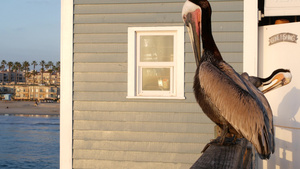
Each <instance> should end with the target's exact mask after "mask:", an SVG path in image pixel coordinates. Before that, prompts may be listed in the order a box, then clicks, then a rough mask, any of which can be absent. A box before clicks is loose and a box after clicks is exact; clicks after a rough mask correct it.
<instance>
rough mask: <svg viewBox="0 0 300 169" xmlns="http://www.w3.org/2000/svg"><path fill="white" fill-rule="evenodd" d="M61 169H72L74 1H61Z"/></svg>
mask: <svg viewBox="0 0 300 169" xmlns="http://www.w3.org/2000/svg"><path fill="white" fill-rule="evenodd" d="M60 63H61V86H60V88H61V90H60V91H61V92H60V96H61V97H60V101H61V102H60V168H62V169H71V168H72V135H73V133H72V131H73V129H72V127H73V121H72V120H73V119H72V114H73V113H72V112H73V110H72V108H73V100H72V98H73V0H61V45H60Z"/></svg>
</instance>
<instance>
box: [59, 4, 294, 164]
mask: <svg viewBox="0 0 300 169" xmlns="http://www.w3.org/2000/svg"><path fill="white" fill-rule="evenodd" d="M61 2H62V3H61V4H62V6H61V9H62V10H61V76H62V79H61V88H62V89H61V95H62V97H61V111H60V112H61V114H60V118H61V123H60V126H61V129H60V133H61V135H60V140H61V141H60V168H63V169H71V168H131V169H132V168H164V169H168V168H170V169H174V168H189V167H190V166H191V165H192V164H193V163H194V162H195V161H196V160H197V159H198V157H199V156H200V154H201V153H200V152H201V150H202V148H203V147H204V146H205V144H206V143H208V142H209V140H210V139H212V138H214V134H215V133H214V126H215V125H214V124H213V123H212V122H211V121H210V120H209V119H208V118H207V117H206V116H205V115H204V114H203V113H202V110H201V109H200V107H199V106H198V105H197V103H196V101H195V99H194V95H193V89H192V86H193V84H192V83H193V76H194V72H195V69H196V65H195V61H194V56H193V51H192V47H191V44H190V42H189V37H188V33H187V31H186V28H185V27H184V25H183V23H182V18H181V9H182V6H183V3H184V2H185V0H164V1H161V0H126V1H124V0H115V1H107V0H62V1H61ZM210 2H211V6H212V8H213V16H212V29H213V35H214V38H215V40H216V43H217V45H218V47H219V49H220V51H221V53H222V55H223V57H224V59H225V60H226V61H227V62H228V63H229V64H231V65H232V66H233V67H234V68H235V70H237V71H238V72H239V73H242V72H243V71H247V72H248V73H249V74H250V75H257V74H258V24H257V23H258V20H257V18H259V17H258V12H257V9H258V7H257V0H244V1H242V0H226V1H223V0H211V1H210ZM298 11H299V10H298ZM298 72H299V71H298ZM297 105H299V104H297ZM277 129H278V130H277V131H280V132H281V131H282V132H283V131H285V128H281V127H280V126H277ZM294 132H295V131H290V133H294ZM277 134H278V133H277ZM280 139H284V137H280V138H277V141H278V140H280ZM294 141H295V140H292V142H288V143H289V144H291V145H294V144H295V143H294ZM283 151H284V152H286V155H287V156H284V157H282V155H281V154H280V153H282V152H283ZM290 155H292V157H293V158H290ZM295 155H297V153H296V152H294V151H293V150H291V149H287V148H284V146H282V145H279V147H278V149H276V153H275V155H274V156H273V158H275V162H273V163H272V164H268V165H271V166H274V168H275V165H276V166H277V165H282V166H288V165H291V164H292V165H296V164H298V163H299V162H296V161H295V160H294V159H295V158H296V157H297V156H295ZM283 163H284V164H283ZM262 165H267V162H266V163H263V164H260V167H262Z"/></svg>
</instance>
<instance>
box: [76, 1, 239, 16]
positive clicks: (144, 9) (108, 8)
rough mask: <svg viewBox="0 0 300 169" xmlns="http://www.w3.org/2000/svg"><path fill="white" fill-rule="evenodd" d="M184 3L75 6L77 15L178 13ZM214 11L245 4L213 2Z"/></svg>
mask: <svg viewBox="0 0 300 169" xmlns="http://www.w3.org/2000/svg"><path fill="white" fill-rule="evenodd" d="M182 6H183V3H182V2H177V3H164V2H162V1H160V2H158V3H153V2H152V3H143V4H122V5H116V4H105V5H103V4H98V5H95V4H93V5H77V6H75V9H74V13H75V14H104V13H107V14H111V13H112V12H113V13H114V14H115V13H157V12H161V13H176V12H178V11H180V10H181V9H182ZM211 6H212V9H213V10H214V11H226V12H227V11H236V10H235V9H243V2H241V1H236V2H212V3H211Z"/></svg>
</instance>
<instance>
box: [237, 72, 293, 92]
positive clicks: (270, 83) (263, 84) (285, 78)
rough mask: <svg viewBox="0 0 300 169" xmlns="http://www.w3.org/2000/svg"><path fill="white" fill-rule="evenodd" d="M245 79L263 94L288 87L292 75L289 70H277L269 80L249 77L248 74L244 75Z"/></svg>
mask: <svg viewBox="0 0 300 169" xmlns="http://www.w3.org/2000/svg"><path fill="white" fill-rule="evenodd" d="M242 77H243V78H246V79H247V80H249V81H250V82H251V83H252V84H253V85H254V86H255V87H257V88H259V89H260V90H261V91H262V93H264V94H265V93H267V92H269V91H271V90H273V89H277V88H279V87H281V86H284V85H287V84H289V83H290V82H291V80H292V74H291V72H290V70H288V69H277V70H274V71H273V73H272V74H271V75H270V76H269V77H267V78H260V77H255V76H249V75H248V74H247V73H243V74H242Z"/></svg>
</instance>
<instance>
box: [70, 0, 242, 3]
mask: <svg viewBox="0 0 300 169" xmlns="http://www.w3.org/2000/svg"><path fill="white" fill-rule="evenodd" d="M230 1H233V2H235V1H239V2H242V1H241V0H230ZM160 2H162V1H161V0H143V1H141V0H126V1H124V0H114V1H110V0H101V1H99V0H74V4H136V3H141V4H143V3H160ZM163 2H164V3H174V2H181V3H182V4H183V3H184V2H185V0H164V1H163ZM209 2H211V3H213V2H221V3H222V2H224V0H210V1H209ZM226 2H229V1H226Z"/></svg>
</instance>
